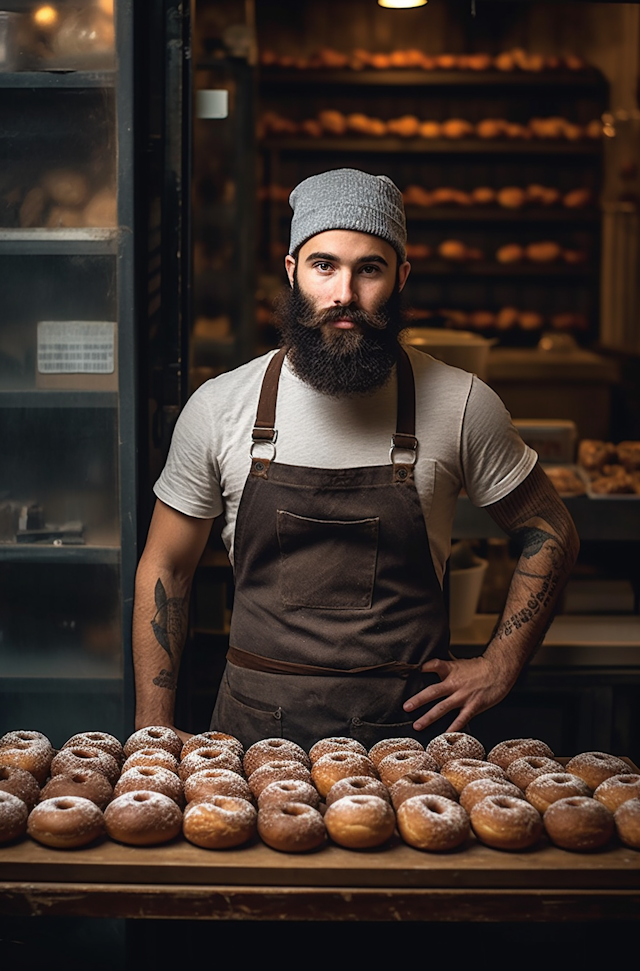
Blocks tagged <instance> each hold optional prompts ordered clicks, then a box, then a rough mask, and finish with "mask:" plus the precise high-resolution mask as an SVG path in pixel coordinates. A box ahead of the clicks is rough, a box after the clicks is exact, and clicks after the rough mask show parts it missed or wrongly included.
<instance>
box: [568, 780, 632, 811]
mask: <svg viewBox="0 0 640 971" xmlns="http://www.w3.org/2000/svg"><path fill="white" fill-rule="evenodd" d="M573 778H576V776H573ZM585 786H586V783H585ZM588 794H589V793H585V795H588ZM593 798H594V799H597V800H598V802H601V803H602V805H603V806H606V807H607V809H608V810H609V812H611V813H615V811H616V810H617V809H619V808H620V806H622V804H623V803H625V802H627V800H628V799H638V798H640V775H634V774H629V775H612V776H610V777H609V778H608V779H605V780H604V782H601V783H600V785H599V786H598V788H597V789H596V791H595V792H594V794H593Z"/></svg>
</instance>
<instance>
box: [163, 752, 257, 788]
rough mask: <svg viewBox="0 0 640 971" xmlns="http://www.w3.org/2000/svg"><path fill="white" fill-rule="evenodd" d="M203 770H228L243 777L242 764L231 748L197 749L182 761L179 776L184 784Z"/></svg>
mask: <svg viewBox="0 0 640 971" xmlns="http://www.w3.org/2000/svg"><path fill="white" fill-rule="evenodd" d="M202 769H228V770H229V771H230V772H237V774H238V775H240V776H241V775H242V762H241V761H240V759H239V758H238V756H237V755H234V753H233V752H232V751H231V749H230V748H227V747H225V746H224V745H217V746H215V747H214V746H209V748H197V749H196V750H195V751H194V752H191V753H190V754H189V755H187V756H185V758H184V759H183V760H182V762H181V763H180V768H179V769H178V774H179V775H180V778H181V779H182V781H183V782H184V781H185V780H186V779H188V778H189V776H190V775H193V773H194V772H200V771H201V770H202Z"/></svg>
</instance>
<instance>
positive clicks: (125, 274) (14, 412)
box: [0, 0, 136, 745]
mask: <svg viewBox="0 0 640 971" xmlns="http://www.w3.org/2000/svg"><path fill="white" fill-rule="evenodd" d="M7 6H8V8H9V9H8V10H6V11H3V12H0V128H1V130H2V133H1V136H0V138H1V144H2V146H3V164H2V168H1V170H0V734H2V733H3V732H6V731H8V730H10V729H19V728H32V729H37V730H40V731H43V732H45V733H46V734H48V735H49V737H50V738H51V739H52V741H53V743H54V745H61V744H62V743H63V742H64V741H65V740H66V739H67V738H68V737H69V736H70V735H71V734H73V733H74V732H77V731H81V730H90V729H99V730H102V731H107V732H112V733H113V734H115V735H118V736H122V735H123V730H124V726H125V724H126V722H127V721H128V720H129V719H130V717H131V707H132V699H131V697H130V694H131V687H130V686H131V678H130V677H129V674H128V670H129V668H130V657H129V656H128V653H129V652H128V647H127V646H126V645H127V644H128V642H129V637H128V630H129V628H130V609H131V599H132V596H131V591H132V587H133V572H134V569H135V550H136V484H135V439H136V424H135V411H136V409H135V369H136V364H135V360H136V356H135V350H136V348H135V333H134V284H133V273H134V258H133V257H134V251H133V246H134V239H133V178H132V174H131V173H132V167H133V84H132V73H131V72H132V64H133V57H132V44H133V39H132V18H133V0H117V2H115V3H114V2H113V0H85V2H77V0H74V2H73V3H71V2H65V0H59V2H55V3H51V4H44V3H35V2H33V0H23V2H20V3H16V2H14V3H9V4H8V5H7ZM114 8H115V9H114ZM125 632H127V633H126V634H125ZM123 635H125V636H123ZM123 645H124V646H123Z"/></svg>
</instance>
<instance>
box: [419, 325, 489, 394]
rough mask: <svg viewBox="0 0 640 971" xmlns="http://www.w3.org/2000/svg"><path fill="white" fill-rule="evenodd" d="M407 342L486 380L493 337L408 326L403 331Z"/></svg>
mask: <svg viewBox="0 0 640 971" xmlns="http://www.w3.org/2000/svg"><path fill="white" fill-rule="evenodd" d="M402 336H403V340H404V342H405V344H410V345H411V347H415V348H417V349H418V350H419V351H425V352H426V353H427V354H431V356H432V357H437V358H438V360H439V361H444V363H445V364H451V365H452V366H453V367H459V368H462V369H463V370H464V371H471V372H472V373H473V374H477V375H478V377H479V378H482V380H483V381H486V378H487V358H488V356H489V348H490V347H492V345H493V344H495V341H494V340H487V338H486V337H481V336H480V335H479V334H472V333H471V332H470V331H467V330H440V329H438V328H436V327H409V328H407V330H405V331H403V335H402Z"/></svg>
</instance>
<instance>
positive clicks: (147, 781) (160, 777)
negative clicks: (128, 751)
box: [113, 765, 184, 806]
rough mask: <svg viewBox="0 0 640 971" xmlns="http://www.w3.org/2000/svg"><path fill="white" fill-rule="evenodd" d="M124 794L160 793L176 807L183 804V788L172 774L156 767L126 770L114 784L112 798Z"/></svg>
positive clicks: (148, 766)
mask: <svg viewBox="0 0 640 971" xmlns="http://www.w3.org/2000/svg"><path fill="white" fill-rule="evenodd" d="M125 792H161V793H162V795H163V796H168V797H169V799H173V801H174V802H175V803H177V805H179V806H181V805H182V802H183V798H184V795H183V787H182V783H181V781H180V779H179V778H178V776H177V775H176V774H175V773H174V772H170V771H169V770H168V769H161V768H160V767H159V766H157V765H146V766H144V765H143V766H139V767H138V768H134V769H127V771H126V772H123V773H122V775H121V776H120V778H119V779H118V781H117V782H116V785H115V789H114V790H113V794H114V796H115V797H116V798H117V797H118V796H122V795H123V794H124V793H125Z"/></svg>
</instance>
